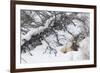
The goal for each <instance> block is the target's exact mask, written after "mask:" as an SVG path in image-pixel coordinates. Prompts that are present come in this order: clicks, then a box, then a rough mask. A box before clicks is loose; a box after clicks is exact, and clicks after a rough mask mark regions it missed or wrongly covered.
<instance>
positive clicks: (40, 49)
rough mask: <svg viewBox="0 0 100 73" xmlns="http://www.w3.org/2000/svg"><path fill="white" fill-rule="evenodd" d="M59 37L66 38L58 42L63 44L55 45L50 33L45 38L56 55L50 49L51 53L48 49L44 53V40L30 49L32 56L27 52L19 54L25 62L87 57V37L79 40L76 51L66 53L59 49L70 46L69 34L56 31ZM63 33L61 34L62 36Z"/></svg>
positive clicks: (47, 61)
mask: <svg viewBox="0 0 100 73" xmlns="http://www.w3.org/2000/svg"><path fill="white" fill-rule="evenodd" d="M57 33H58V35H59V37H58V38H65V37H66V39H67V40H62V42H61V41H60V43H62V44H64V45H63V46H57V45H56V44H55V39H56V38H55V36H54V35H50V36H49V37H47V38H46V39H47V40H48V42H49V43H50V45H51V47H53V48H54V49H56V50H57V56H55V54H54V52H53V51H52V52H51V54H50V53H49V50H47V52H46V53H44V51H45V49H46V47H47V46H48V45H47V44H46V42H45V41H42V45H39V46H37V47H36V48H35V49H34V50H32V51H30V52H31V53H32V54H33V56H30V55H29V53H28V52H27V53H25V54H21V57H22V58H23V59H24V60H25V61H27V63H29V64H32V63H52V62H67V61H79V60H85V59H88V58H87V57H85V55H88V56H89V46H87V44H89V37H87V38H85V39H84V40H82V41H81V42H79V45H80V47H79V48H78V49H79V50H78V51H69V52H67V53H62V52H61V51H60V50H61V49H62V48H64V47H65V46H66V47H70V45H71V44H72V43H71V42H70V40H69V39H68V38H70V39H71V38H72V37H71V35H68V33H67V32H66V33H65V32H64V31H58V32H57ZM62 35H63V36H62ZM21 61H22V63H25V62H24V61H23V60H21Z"/></svg>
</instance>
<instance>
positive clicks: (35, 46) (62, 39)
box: [20, 10, 90, 63]
mask: <svg viewBox="0 0 100 73" xmlns="http://www.w3.org/2000/svg"><path fill="white" fill-rule="evenodd" d="M20 14H21V16H20V19H21V63H46V62H47V63H51V62H67V61H79V60H89V58H90V47H89V45H90V44H89V43H90V42H89V41H90V36H89V35H90V28H89V25H90V20H89V19H90V18H89V17H90V14H89V13H85V12H84V13H82V12H67V11H66V12H62V11H44V10H21V11H20Z"/></svg>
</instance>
